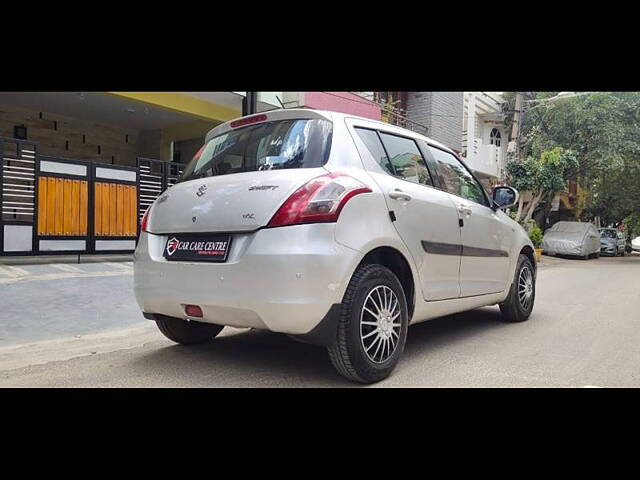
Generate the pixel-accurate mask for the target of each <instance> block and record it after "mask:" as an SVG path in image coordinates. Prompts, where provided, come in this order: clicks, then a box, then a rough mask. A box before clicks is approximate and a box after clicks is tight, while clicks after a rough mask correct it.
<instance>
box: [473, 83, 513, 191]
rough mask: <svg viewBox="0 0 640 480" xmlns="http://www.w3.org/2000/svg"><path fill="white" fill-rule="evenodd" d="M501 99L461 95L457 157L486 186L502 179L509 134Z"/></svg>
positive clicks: (490, 95)
mask: <svg viewBox="0 0 640 480" xmlns="http://www.w3.org/2000/svg"><path fill="white" fill-rule="evenodd" d="M503 104H504V99H503V98H502V96H501V95H500V94H499V93H494V92H464V105H463V113H464V115H463V119H462V138H461V140H462V149H461V150H462V152H461V156H462V158H463V159H464V160H465V162H466V163H467V165H468V166H469V167H470V168H472V169H473V170H474V172H475V173H476V175H477V176H478V177H479V179H480V180H481V181H482V182H483V183H484V184H485V185H486V186H493V185H496V184H498V183H501V182H502V181H503V180H504V178H505V174H506V171H505V165H506V161H507V146H508V143H509V132H508V131H507V129H506V126H505V115H504V113H503Z"/></svg>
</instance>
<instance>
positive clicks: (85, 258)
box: [0, 254, 133, 265]
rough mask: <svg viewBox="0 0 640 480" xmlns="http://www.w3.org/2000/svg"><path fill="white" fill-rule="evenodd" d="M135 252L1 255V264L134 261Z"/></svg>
mask: <svg viewBox="0 0 640 480" xmlns="http://www.w3.org/2000/svg"><path fill="white" fill-rule="evenodd" d="M132 261H133V254H112V255H82V254H81V255H38V256H15V257H14V256H11V257H0V265H42V264H48V263H100V262H132Z"/></svg>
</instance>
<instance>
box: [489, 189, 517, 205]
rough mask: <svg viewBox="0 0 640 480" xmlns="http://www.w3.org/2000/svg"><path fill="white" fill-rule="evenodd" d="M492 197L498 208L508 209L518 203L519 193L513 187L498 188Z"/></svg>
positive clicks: (494, 190)
mask: <svg viewBox="0 0 640 480" xmlns="http://www.w3.org/2000/svg"><path fill="white" fill-rule="evenodd" d="M492 196H493V204H494V205H495V206H496V207H497V208H507V207H511V206H512V205H515V204H516V203H518V191H517V190H516V189H515V188H512V187H496V188H494V189H493V195H492Z"/></svg>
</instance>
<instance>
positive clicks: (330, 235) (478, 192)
mask: <svg viewBox="0 0 640 480" xmlns="http://www.w3.org/2000/svg"><path fill="white" fill-rule="evenodd" d="M517 198H518V194H517V192H516V191H515V190H513V189H512V188H509V187H504V186H502V187H496V189H494V191H493V196H489V195H487V193H486V192H485V190H484V188H483V187H482V185H481V184H480V183H479V182H478V180H477V179H476V178H475V177H474V176H473V174H472V173H471V171H470V170H469V169H468V168H467V167H466V166H465V165H464V163H462V162H461V161H460V159H459V158H458V157H457V156H456V154H455V153H454V152H453V151H452V150H451V149H449V148H447V147H445V146H444V145H441V144H439V143H437V142H435V141H433V140H431V139H429V138H426V137H424V136H422V135H419V134H417V133H415V132H411V131H408V130H405V129H402V128H399V127H397V126H393V125H389V124H386V123H381V122H375V121H372V120H367V119H364V118H358V117H353V116H349V115H344V114H339V113H333V112H323V111H319V110H306V109H304V110H303V109H295V110H294V109H292V110H277V111H272V112H267V113H263V114H260V115H254V116H250V117H245V118H241V119H238V120H234V121H231V122H228V123H225V124H223V125H220V126H218V127H216V128H215V129H213V130H212V131H211V132H209V134H208V135H207V137H206V144H205V146H204V147H203V149H202V150H201V151H200V152H199V153H198V154H197V155H196V157H195V158H194V159H193V160H192V162H191V163H190V164H189V165H188V166H187V167H186V169H185V171H184V174H183V177H182V178H181V181H180V182H179V183H178V184H176V185H175V186H173V187H171V188H170V189H169V190H167V191H166V192H165V193H164V194H163V195H162V196H160V198H158V199H157V200H156V201H155V202H154V203H153V205H152V206H151V207H150V208H149V209H148V210H147V212H146V213H145V215H144V218H143V220H142V225H141V230H142V231H141V234H140V240H139V242H138V246H137V249H136V252H135V263H134V266H135V277H134V285H135V294H136V298H137V300H138V304H139V305H140V308H141V309H142V311H143V312H144V315H145V317H147V318H149V319H151V320H155V322H156V323H157V325H158V327H159V329H160V330H161V331H162V333H163V334H164V335H165V336H167V337H168V338H169V339H171V340H173V341H176V342H178V343H183V344H193V343H203V342H208V341H210V340H211V339H212V338H213V337H215V336H216V335H217V334H218V333H220V331H221V330H222V329H223V327H224V326H225V325H229V326H235V327H250V328H256V329H263V330H270V331H273V332H281V333H285V334H288V335H291V336H294V337H296V338H299V339H301V340H303V341H307V342H312V343H317V344H320V345H324V346H326V347H327V348H328V351H329V357H330V359H331V361H332V363H333V365H334V366H335V368H336V369H337V370H338V372H339V373H341V374H342V375H344V376H345V377H347V378H349V379H351V380H354V381H357V382H363V383H369V382H375V381H379V380H382V379H383V378H385V377H386V376H387V375H389V373H390V372H391V371H392V370H393V368H394V367H395V365H396V363H397V362H398V359H399V358H400V355H401V354H402V350H403V349H404V345H405V339H406V336H407V330H408V326H409V325H410V324H414V323H418V322H422V321H424V320H428V319H431V318H435V317H441V316H444V315H449V314H452V313H456V312H462V311H465V310H471V309H474V308H477V307H481V306H486V305H500V309H501V311H502V316H503V318H504V320H506V321H508V322H522V321H525V320H527V319H528V318H529V315H530V314H531V311H532V309H533V305H534V300H535V285H536V262H535V258H534V250H533V245H532V243H531V240H529V238H528V236H527V234H526V232H525V231H524V230H523V228H522V227H521V226H520V225H518V224H517V223H516V222H514V221H513V220H511V219H510V218H509V216H508V215H506V214H505V213H504V212H503V211H502V208H504V207H507V206H510V205H513V204H514V203H516V202H517Z"/></svg>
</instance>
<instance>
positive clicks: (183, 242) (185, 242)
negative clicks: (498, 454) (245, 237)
mask: <svg viewBox="0 0 640 480" xmlns="http://www.w3.org/2000/svg"><path fill="white" fill-rule="evenodd" d="M230 246H231V235H206V234H203V235H169V237H168V238H167V243H166V244H165V247H164V252H163V256H164V258H166V259H167V260H168V261H190V262H193V261H196V262H215V263H223V262H226V261H227V258H228V257H229V248H230Z"/></svg>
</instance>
